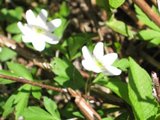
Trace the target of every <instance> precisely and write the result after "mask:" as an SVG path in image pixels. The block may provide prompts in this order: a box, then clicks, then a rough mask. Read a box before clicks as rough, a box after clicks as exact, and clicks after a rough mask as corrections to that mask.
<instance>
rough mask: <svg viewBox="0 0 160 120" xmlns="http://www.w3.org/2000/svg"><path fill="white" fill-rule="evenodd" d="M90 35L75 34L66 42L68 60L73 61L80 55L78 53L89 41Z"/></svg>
mask: <svg viewBox="0 0 160 120" xmlns="http://www.w3.org/2000/svg"><path fill="white" fill-rule="evenodd" d="M91 37H93V35H92V34H86V33H84V34H77V35H73V36H71V37H70V38H68V40H67V47H68V51H69V56H70V59H71V60H73V59H75V58H77V57H79V56H80V55H81V53H80V52H79V51H80V49H81V48H82V47H83V46H84V44H86V43H89V42H90V41H91Z"/></svg>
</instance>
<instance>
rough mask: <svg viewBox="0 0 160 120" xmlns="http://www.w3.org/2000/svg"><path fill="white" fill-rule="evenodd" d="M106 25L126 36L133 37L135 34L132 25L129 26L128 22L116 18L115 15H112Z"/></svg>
mask: <svg viewBox="0 0 160 120" xmlns="http://www.w3.org/2000/svg"><path fill="white" fill-rule="evenodd" d="M106 25H107V26H108V27H110V28H111V29H112V30H114V31H115V32H118V33H120V34H122V35H124V36H127V37H131V38H132V37H133V36H134V32H133V31H132V30H131V28H130V27H128V26H127V24H125V23H124V22H122V21H119V20H116V19H115V18H114V17H112V18H111V19H110V20H109V21H107V22H106Z"/></svg>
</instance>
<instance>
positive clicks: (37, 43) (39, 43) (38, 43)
mask: <svg viewBox="0 0 160 120" xmlns="http://www.w3.org/2000/svg"><path fill="white" fill-rule="evenodd" d="M32 44H33V46H34V48H35V49H36V50H37V51H40V52H41V51H43V50H44V49H45V41H44V40H42V39H36V38H35V39H34V40H33V41H32Z"/></svg>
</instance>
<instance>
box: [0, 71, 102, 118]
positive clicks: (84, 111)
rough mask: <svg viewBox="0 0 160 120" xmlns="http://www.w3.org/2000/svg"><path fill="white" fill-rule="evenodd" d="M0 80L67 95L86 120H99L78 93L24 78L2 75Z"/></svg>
mask: <svg viewBox="0 0 160 120" xmlns="http://www.w3.org/2000/svg"><path fill="white" fill-rule="evenodd" d="M0 78H2V79H8V80H12V81H16V82H20V83H24V84H30V85H33V86H38V87H41V88H45V89H47V90H53V91H56V92H61V93H69V94H70V96H71V97H73V98H75V101H74V102H75V104H76V105H77V107H78V108H79V109H80V111H81V112H82V114H83V115H84V116H85V117H86V118H87V120H101V117H100V116H99V114H98V113H97V112H96V111H95V110H94V109H93V108H92V107H91V105H90V104H89V103H87V102H86V101H85V99H84V98H83V97H82V96H81V95H80V94H79V93H78V92H76V91H74V90H73V89H71V88H68V89H62V88H58V87H53V86H50V85H45V84H42V83H38V82H33V81H30V80H27V79H24V78H20V77H19V78H17V77H12V76H8V75H2V74H0Z"/></svg>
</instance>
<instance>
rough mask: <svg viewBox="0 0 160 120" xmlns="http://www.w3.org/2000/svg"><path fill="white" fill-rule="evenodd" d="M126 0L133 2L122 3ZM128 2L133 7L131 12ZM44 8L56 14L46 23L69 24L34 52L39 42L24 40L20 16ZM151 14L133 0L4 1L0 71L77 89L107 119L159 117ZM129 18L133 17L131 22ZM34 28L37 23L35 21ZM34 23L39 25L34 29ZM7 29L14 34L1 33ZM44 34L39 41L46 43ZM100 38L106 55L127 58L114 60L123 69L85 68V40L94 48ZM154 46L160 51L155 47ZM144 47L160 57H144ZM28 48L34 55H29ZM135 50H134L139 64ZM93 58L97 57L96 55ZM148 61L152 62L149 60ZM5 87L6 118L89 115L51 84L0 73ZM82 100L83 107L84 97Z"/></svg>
mask: <svg viewBox="0 0 160 120" xmlns="http://www.w3.org/2000/svg"><path fill="white" fill-rule="evenodd" d="M124 2H126V3H125V5H124V6H122V5H123V3H124ZM150 3H151V2H150ZM126 6H127V7H128V8H129V9H128V10H130V11H124V10H126V9H125V8H126ZM132 6H133V7H132ZM150 6H151V7H152V10H153V11H154V12H156V13H158V14H159V12H158V9H157V8H156V7H155V6H152V4H151V5H150ZM42 8H45V9H46V10H47V11H48V13H49V16H48V17H49V19H47V21H50V20H53V19H55V18H59V19H61V21H62V24H61V25H60V27H58V28H57V29H56V30H55V31H54V32H52V33H53V34H55V35H56V36H58V37H59V39H60V41H59V43H58V44H49V43H47V44H46V49H45V50H44V51H43V52H38V51H34V50H33V49H32V50H30V48H33V47H34V46H33V47H32V43H29V42H28V43H25V42H24V41H22V34H21V31H20V29H19V28H18V26H17V22H18V21H21V22H22V23H23V22H24V21H25V22H28V21H26V20H25V18H26V16H25V12H26V11H27V10H28V9H32V10H34V12H35V13H36V14H38V13H39V12H40V10H41V9H42ZM145 12H146V11H144V12H143V11H142V10H141V8H139V7H138V6H136V5H135V4H134V2H132V4H131V3H130V2H128V1H125V0H96V1H94V0H93V1H79V2H78V1H73V2H71V3H70V1H61V2H60V1H43V0H36V1H34V0H29V1H19V0H16V1H12V0H11V1H10V0H9V1H3V0H0V15H1V17H0V45H1V48H2V51H0V61H1V64H0V75H7V76H11V77H15V78H17V79H19V78H24V79H27V80H29V81H32V82H36V83H41V84H47V85H50V87H51V86H52V87H53V86H55V87H57V88H65V89H66V90H67V88H69V87H70V88H72V89H74V90H75V91H77V93H80V94H79V95H80V96H82V97H83V98H85V100H86V101H87V102H88V103H90V104H91V106H92V107H93V108H94V109H95V111H97V113H98V114H99V115H100V116H101V117H102V120H133V119H136V120H159V119H160V109H159V104H158V102H157V101H156V99H155V98H154V95H153V93H152V91H153V83H152V79H151V78H150V75H149V74H150V72H151V71H153V70H154V71H157V73H159V69H158V67H156V65H155V63H156V61H155V59H156V60H157V61H159V58H158V56H159V45H160V28H159V27H158V26H157V25H156V24H155V23H154V22H153V21H152V20H151V19H150V18H149V17H148V16H147V15H146V14H145ZM124 14H126V15H127V16H126V15H124ZM134 14H135V15H134ZM132 15H133V16H132ZM43 17H44V16H43V15H41V18H42V21H41V22H44V21H45V20H44V19H43ZM128 17H130V19H132V20H131V21H130V19H128ZM136 17H137V18H138V20H139V21H140V22H142V23H143V24H144V26H143V27H141V26H139V25H138V24H139V21H138V22H137V18H136ZM35 22H37V21H35ZM29 27H33V26H32V25H29ZM34 27H35V26H34ZM34 27H33V28H32V29H35V28H34ZM36 27H41V26H36ZM42 31H43V30H42ZM43 32H44V35H46V34H47V30H46V31H45V30H44V31H43ZM52 33H51V34H52ZM117 33H118V34H117ZM1 35H2V36H7V37H8V38H11V40H9V41H8V40H7V41H6V40H5V39H3V38H2V39H1ZM38 35H39V34H37V36H38ZM41 37H42V38H44V37H43V36H40V37H39V38H40V40H41ZM47 37H51V36H50V35H48V36H47ZM12 39H13V40H15V41H12ZM40 40H37V41H34V42H37V44H39V43H41V42H40ZM43 40H44V41H45V39H43ZM137 40H138V41H137ZM99 41H101V42H103V43H104V45H105V46H104V52H105V54H106V53H110V52H117V53H118V56H119V58H120V59H119V60H117V61H115V62H114V63H113V66H115V67H116V68H118V69H120V70H122V73H121V75H119V76H106V75H105V74H104V73H99V74H98V73H93V72H89V71H87V70H85V68H84V67H83V66H82V60H83V56H82V47H83V46H85V45H86V46H88V49H89V50H93V48H94V46H95V44H96V43H98V42H99ZM12 42H13V43H15V42H16V45H17V47H16V49H12V47H11V45H12ZM19 47H21V48H23V49H19ZM26 47H28V48H26ZM132 47H133V48H134V49H133V48H132ZM150 47H155V49H156V50H157V49H158V50H157V51H156V52H155V51H154V50H152V49H153V48H152V49H150ZM135 49H136V52H135V51H134V50H135ZM20 50H22V51H20ZM137 51H138V52H137ZM139 51H140V52H139ZM141 51H142V52H143V51H145V52H146V53H147V52H148V51H149V52H148V53H149V55H150V54H152V53H153V56H151V59H150V58H149V59H148V58H145V57H144V56H141ZM21 52H22V53H27V54H26V55H24V54H21ZM19 53H20V54H19ZM132 53H134V54H132ZM100 54H101V53H100ZM28 55H29V56H28ZM128 56H132V57H133V58H134V59H136V60H137V62H135V61H134V60H133V59H132V58H131V57H129V58H128ZM37 58H38V59H37ZM93 58H95V59H94V60H95V61H96V56H94V54H93ZM157 58H158V59H157ZM94 60H93V61H94ZM146 61H149V62H150V63H151V64H149V65H148V64H147V63H146ZM45 62H46V63H47V64H49V65H50V67H49V68H48V69H45V68H44V66H45V65H46V64H45ZM107 62H108V61H107V60H106V63H107ZM157 63H158V62H157ZM97 64H98V63H97ZM139 64H140V65H139ZM152 64H153V65H154V68H153V66H152ZM26 66H27V67H26ZM141 66H142V67H143V68H144V69H143V68H142V67H141ZM148 66H149V67H148ZM157 66H158V65H157ZM101 69H102V68H101ZM105 70H106V69H105ZM107 70H108V69H107ZM146 71H148V72H149V74H148V73H147V72H146ZM156 87H157V86H156ZM0 88H1V90H0V116H1V118H2V119H15V120H18V119H22V118H23V119H24V120H37V119H38V120H61V119H62V120H63V119H72V118H73V119H74V118H75V119H80V120H81V119H86V118H85V115H84V114H83V113H82V112H81V111H80V110H79V108H78V107H77V106H76V104H75V103H74V102H73V101H74V100H75V99H72V97H71V95H70V94H68V93H58V92H55V91H52V90H49V89H48V88H47V89H44V88H41V87H37V86H33V85H30V84H24V83H17V82H15V81H11V80H10V79H2V78H0ZM63 90H64V89H63ZM115 100H116V101H115ZM76 102H79V105H81V100H80V101H76ZM81 107H84V106H83V105H82V106H81ZM84 109H86V108H84ZM117 113H118V114H117ZM1 118H0V119H1Z"/></svg>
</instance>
